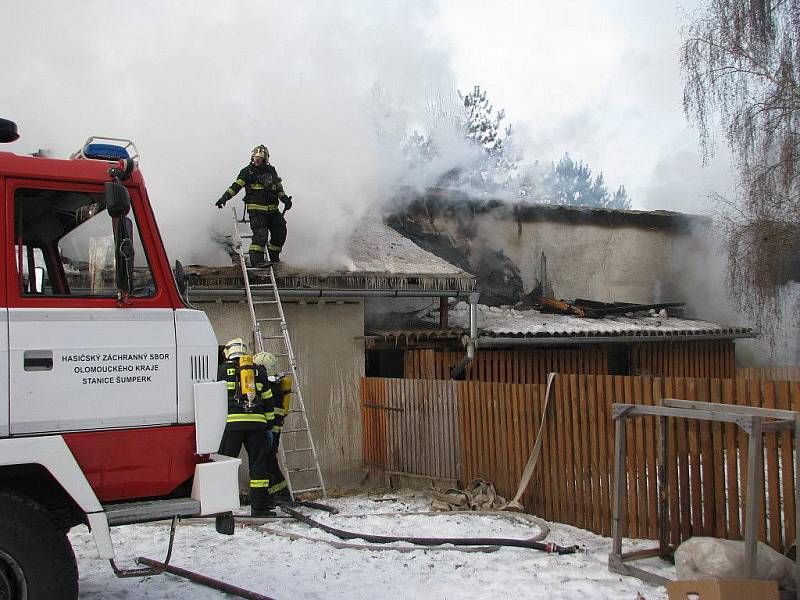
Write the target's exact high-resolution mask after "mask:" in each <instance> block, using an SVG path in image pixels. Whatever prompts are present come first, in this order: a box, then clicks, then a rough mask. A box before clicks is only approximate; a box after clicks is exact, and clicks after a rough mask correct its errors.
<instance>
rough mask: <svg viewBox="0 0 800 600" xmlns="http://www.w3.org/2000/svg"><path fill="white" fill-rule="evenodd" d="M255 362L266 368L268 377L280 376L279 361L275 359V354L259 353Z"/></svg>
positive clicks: (255, 357)
mask: <svg viewBox="0 0 800 600" xmlns="http://www.w3.org/2000/svg"><path fill="white" fill-rule="evenodd" d="M253 362H254V363H255V364H257V365H261V366H262V367H264V368H265V369H266V370H267V375H277V374H278V359H277V358H275V355H274V354H270V353H269V352H259V353H258V354H256V355H255V356H253Z"/></svg>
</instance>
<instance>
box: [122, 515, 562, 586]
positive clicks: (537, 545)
mask: <svg viewBox="0 0 800 600" xmlns="http://www.w3.org/2000/svg"><path fill="white" fill-rule="evenodd" d="M291 504H292V505H294V506H306V507H308V508H315V509H317V510H323V511H326V512H328V513H331V514H336V513H338V512H339V511H338V510H337V509H336V508H333V507H331V506H328V505H326V504H321V503H318V502H297V503H294V502H293V503H291ZM279 506H280V508H281V510H283V511H284V512H285V513H287V514H288V515H291V516H292V517H293V518H295V519H297V520H298V521H300V522H302V523H305V524H306V525H308V526H310V527H314V528H316V529H321V530H323V531H325V532H327V533H330V534H332V535H334V536H336V537H338V538H340V539H343V540H353V539H362V540H364V541H366V542H370V543H373V544H388V543H391V542H406V543H410V544H415V545H418V546H441V545H444V544H451V545H453V546H495V547H496V546H513V547H517V548H529V549H531V550H539V551H541V552H547V553H548V554H574V553H575V552H577V550H578V546H574V545H573V546H561V545H559V544H555V543H552V542H540V541H538V540H536V539H525V540H522V539H514V538H489V537H487V538H446V537H443V538H434V537H415V536H390V535H373V534H368V533H354V532H351V531H344V530H342V529H337V528H335V527H331V526H330V525H325V524H324V523H320V522H319V521H316V520H314V519H312V518H311V517H309V516H307V515H304V514H303V513H301V512H299V511H297V510H295V509H294V508H292V506H290V505H289V504H288V503H286V504H279ZM259 520H260V519H259ZM266 520H267V519H265V521H266ZM167 560H169V559H167ZM137 562H139V563H140V564H143V565H147V566H148V567H151V568H152V569H154V570H155V571H165V572H167V573H172V574H173V575H177V576H179V577H184V578H186V579H188V580H190V581H193V582H195V583H199V584H201V585H204V586H206V587H210V588H212V589H215V590H219V591H221V592H224V593H226V594H232V595H234V596H238V597H239V598H245V599H247V600H274V599H273V598H271V597H270V596H265V595H263V594H259V593H257V592H252V591H250V590H246V589H244V588H240V587H237V586H235V585H232V584H229V583H225V582H224V581H220V580H219V579H214V578H212V577H208V576H206V575H201V574H200V573H195V572H194V571H189V570H188V569H182V568H181V567H175V566H173V565H170V564H167V563H166V562H159V561H157V560H153V559H152V558H146V557H143V556H140V557H139V558H138V559H137Z"/></svg>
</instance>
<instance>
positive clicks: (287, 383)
mask: <svg viewBox="0 0 800 600" xmlns="http://www.w3.org/2000/svg"><path fill="white" fill-rule="evenodd" d="M281 394H282V395H283V402H282V404H283V410H289V406H290V405H291V403H292V376H291V375H284V376H283V377H281Z"/></svg>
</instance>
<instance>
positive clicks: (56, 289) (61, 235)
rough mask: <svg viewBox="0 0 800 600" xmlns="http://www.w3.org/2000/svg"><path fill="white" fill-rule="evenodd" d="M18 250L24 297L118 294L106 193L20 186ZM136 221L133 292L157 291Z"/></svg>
mask: <svg viewBox="0 0 800 600" xmlns="http://www.w3.org/2000/svg"><path fill="white" fill-rule="evenodd" d="M14 205H15V227H14V237H15V240H14V241H15V252H16V260H15V262H16V264H17V271H18V275H19V282H20V291H21V293H22V294H23V295H45V296H71V297H76V296H77V297H108V298H114V297H116V295H117V289H116V287H115V285H114V272H115V267H116V264H115V253H114V236H113V233H112V232H113V226H112V219H111V217H109V216H108V212H107V211H106V208H105V204H104V196H103V194H102V193H92V192H84V191H69V190H53V189H32V188H20V189H18V190H16V193H15V202H14ZM129 216H130V217H131V218H132V219H133V221H134V227H133V237H134V249H135V255H134V281H133V286H132V294H131V295H132V296H140V297H141V296H151V295H153V294H155V292H156V289H155V285H154V282H153V277H152V274H151V272H150V268H149V266H148V264H147V257H146V255H145V252H144V248H143V247H142V243H141V236H140V235H139V231H138V228H137V226H136V218H135V215H134V214H133V211H132V212H131V214H130V215H129Z"/></svg>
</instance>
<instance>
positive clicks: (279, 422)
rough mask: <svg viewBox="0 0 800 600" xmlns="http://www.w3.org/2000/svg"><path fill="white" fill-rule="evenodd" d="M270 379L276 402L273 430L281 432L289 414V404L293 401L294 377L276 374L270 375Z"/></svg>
mask: <svg viewBox="0 0 800 600" xmlns="http://www.w3.org/2000/svg"><path fill="white" fill-rule="evenodd" d="M268 380H269V387H270V389H271V390H272V398H273V399H274V402H275V420H274V421H273V423H272V432H273V433H279V432H280V430H281V427H283V421H284V419H285V418H286V415H287V414H289V406H290V404H291V402H292V378H291V377H289V376H288V375H284V376H283V377H280V376H277V375H276V376H270V377H269V378H268Z"/></svg>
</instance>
